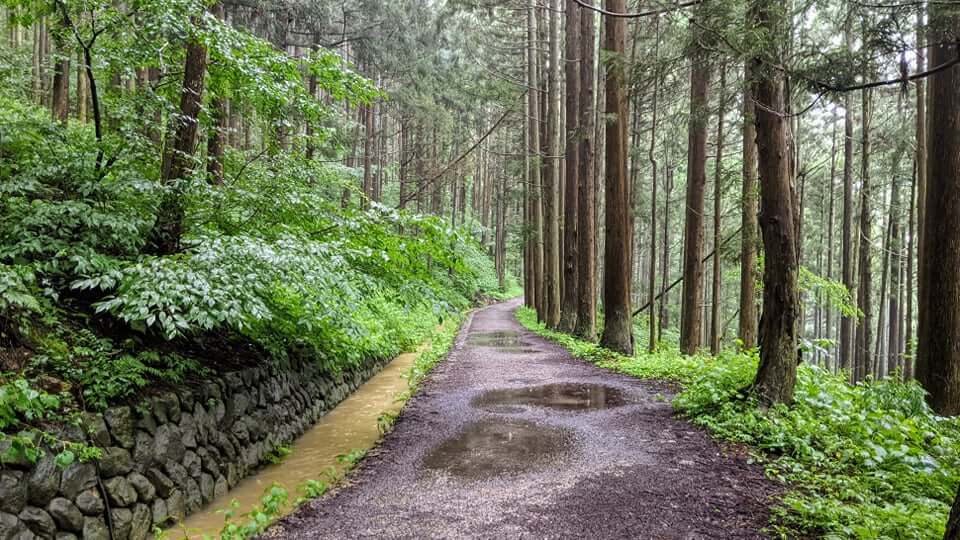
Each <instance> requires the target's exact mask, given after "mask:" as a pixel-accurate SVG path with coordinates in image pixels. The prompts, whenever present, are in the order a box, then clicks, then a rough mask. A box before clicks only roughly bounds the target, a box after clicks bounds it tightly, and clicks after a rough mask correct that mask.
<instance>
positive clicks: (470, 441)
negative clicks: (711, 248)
mask: <svg viewBox="0 0 960 540" xmlns="http://www.w3.org/2000/svg"><path fill="white" fill-rule="evenodd" d="M518 305H519V301H512V302H507V303H503V304H498V305H494V306H491V307H488V308H486V309H483V310H481V311H478V312H477V313H475V314H474V315H473V317H472V318H471V319H470V320H468V321H467V322H466V323H465V324H464V327H463V329H462V330H461V332H460V335H459V336H458V337H457V341H456V343H455V345H454V348H453V350H452V351H451V353H450V356H449V357H448V358H447V360H446V361H444V362H443V363H442V364H440V365H439V366H438V367H437V368H436V370H434V371H433V373H432V374H431V375H430V377H429V378H428V380H427V381H426V382H424V383H423V385H422V386H421V388H420V391H419V392H418V394H417V395H416V396H414V397H413V399H411V400H410V402H409V403H408V404H407V407H406V408H405V409H404V412H403V414H402V416H401V418H400V420H399V421H398V422H397V424H396V426H395V428H394V430H393V431H392V432H391V433H389V434H388V435H387V436H386V438H385V439H384V440H383V442H382V444H381V445H380V446H379V447H378V449H377V450H376V451H374V452H371V454H370V455H369V456H368V457H367V459H365V460H364V461H363V464H362V465H361V467H360V469H359V470H358V471H356V472H355V473H354V474H353V475H352V476H351V478H350V481H349V483H348V484H346V485H344V486H343V487H341V488H340V489H338V490H336V491H334V492H332V493H330V494H329V495H327V496H325V497H323V498H321V499H318V500H315V501H313V502H310V503H307V504H305V505H304V506H303V507H301V508H300V509H299V510H298V511H297V512H296V513H294V514H292V515H290V516H288V517H287V518H285V519H283V520H281V521H280V522H279V523H278V524H277V525H275V526H274V527H272V528H271V529H270V530H268V531H267V533H265V535H264V536H265V537H269V538H319V537H323V538H650V539H654V538H655V539H673V538H676V539H699V538H764V537H766V535H765V534H764V533H763V528H764V527H765V526H766V524H767V523H768V520H769V507H770V505H772V504H773V503H774V502H775V499H776V497H777V495H778V494H779V493H780V492H781V488H780V486H778V485H777V484H776V483H774V482H772V481H770V480H767V479H765V478H764V475H763V470H762V468H761V467H760V466H757V465H752V464H749V463H748V462H747V459H746V455H745V452H743V451H740V450H739V449H738V448H737V447H730V446H721V445H720V444H718V443H717V442H715V441H713V440H712V439H711V438H710V437H709V436H708V435H707V433H706V432H704V431H703V430H701V429H700V428H697V427H694V426H692V425H691V424H689V423H687V422H685V421H683V420H681V419H678V418H676V417H675V416H674V414H673V409H672V407H671V406H670V403H669V400H670V396H671V390H670V387H669V386H668V385H666V384H663V383H656V382H650V381H641V380H638V379H635V378H632V377H628V376H624V375H619V374H615V373H611V372H609V371H605V370H603V369H600V368H598V367H595V366H592V365H589V364H587V363H585V362H582V361H580V360H577V359H575V358H573V357H572V356H571V355H570V354H569V353H568V352H567V351H566V350H564V349H563V348H561V347H560V346H559V345H556V344H554V343H551V342H549V341H546V340H545V339H543V338H540V337H539V336H536V335H535V334H533V333H531V332H528V331H527V330H525V329H524V328H523V327H522V326H521V325H520V324H519V323H518V322H517V321H516V320H515V319H514V317H513V312H514V310H515V309H516V308H517V307H518ZM318 472H319V471H318Z"/></svg>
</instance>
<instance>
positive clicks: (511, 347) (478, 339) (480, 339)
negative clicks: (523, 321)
mask: <svg viewBox="0 0 960 540" xmlns="http://www.w3.org/2000/svg"><path fill="white" fill-rule="evenodd" d="M520 336H521V334H520V332H514V331H510V330H503V331H499V332H476V333H472V334H470V335H469V336H467V344H468V345H473V346H475V347H489V348H492V349H496V350H497V351H499V352H502V353H507V354H535V353H537V352H539V351H537V350H536V349H534V348H532V347H531V346H530V345H529V344H527V343H525V342H524V341H523V339H521V337H520Z"/></svg>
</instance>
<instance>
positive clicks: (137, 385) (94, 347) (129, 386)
mask: <svg viewBox="0 0 960 540" xmlns="http://www.w3.org/2000/svg"><path fill="white" fill-rule="evenodd" d="M41 350H42V352H41V353H40V354H37V355H35V356H34V357H33V358H32V359H31V363H30V367H29V370H28V371H29V372H31V373H35V374H37V375H38V376H39V375H44V376H56V377H60V378H61V379H62V380H63V381H65V382H67V383H68V384H70V385H72V386H74V387H75V388H76V390H77V391H76V392H75V394H76V395H78V396H79V398H80V400H81V403H80V405H81V408H83V409H93V410H103V409H106V408H107V406H108V405H109V404H110V403H114V402H117V401H120V400H123V399H126V398H129V397H131V396H134V395H136V394H137V393H138V392H139V391H140V390H141V389H142V388H144V387H146V386H148V385H149V384H151V383H156V382H163V383H168V384H179V383H182V382H183V381H184V379H185V378H186V377H187V376H190V375H203V374H204V373H206V371H207V370H206V369H205V368H203V366H201V365H200V363H199V362H197V361H196V360H192V359H188V358H184V357H182V356H180V355H177V354H160V353H157V352H155V351H143V352H140V353H137V354H131V353H130V352H128V351H124V350H122V349H117V348H116V347H115V346H114V343H113V341H111V340H110V339H107V338H103V337H98V336H97V335H96V334H94V333H93V332H91V331H90V330H87V329H81V330H77V331H70V332H68V331H59V332H55V333H53V334H50V335H48V336H46V337H45V338H44V339H43V341H42V343H41Z"/></svg>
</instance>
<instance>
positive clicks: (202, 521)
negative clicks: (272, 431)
mask: <svg viewBox="0 0 960 540" xmlns="http://www.w3.org/2000/svg"><path fill="white" fill-rule="evenodd" d="M416 357H417V354H416V353H409V354H404V355H401V356H398V357H397V358H396V359H395V360H394V361H393V362H391V363H390V364H388V365H387V366H386V367H385V368H383V370H382V371H380V373H378V374H376V375H374V376H373V378H371V379H370V380H369V381H367V382H366V383H365V384H364V385H362V386H361V387H360V388H358V389H357V391H356V392H354V393H353V394H351V395H350V396H349V397H347V399H345V400H344V401H343V402H341V403H340V404H339V405H337V407H336V408H335V409H333V410H332V411H330V412H329V413H328V414H327V415H326V416H324V417H323V418H321V419H320V421H319V422H317V424H316V425H315V426H314V427H313V428H312V429H310V430H309V431H307V432H306V433H305V434H304V435H303V436H302V437H300V438H299V439H297V441H296V442H295V443H294V444H293V446H292V450H293V452H292V453H291V454H290V455H289V456H287V457H286V458H285V459H284V460H283V461H282V462H280V463H278V464H276V465H270V466H268V467H266V468H264V469H263V470H261V471H259V472H258V473H257V474H255V475H253V476H250V477H247V478H246V479H244V480H242V481H241V482H240V484H238V485H237V486H236V487H235V488H234V489H232V490H230V492H229V493H227V494H226V496H224V497H222V498H220V499H217V500H214V501H213V502H212V503H210V504H209V505H207V507H205V508H204V509H202V510H201V511H199V512H197V513H195V514H193V515H191V516H189V517H188V518H187V519H186V521H185V522H184V523H183V526H184V528H185V531H186V533H187V536H186V537H188V538H202V537H203V535H204V534H207V535H211V536H215V537H216V536H217V534H218V533H219V531H220V529H221V528H222V527H223V524H224V516H223V513H222V511H223V510H226V509H228V508H229V507H230V504H231V501H233V500H236V501H238V502H239V503H240V507H239V511H240V513H243V512H247V511H248V510H249V509H250V508H251V507H252V506H254V505H256V504H259V502H260V499H261V498H262V497H263V494H264V491H265V490H266V489H267V488H269V487H270V486H271V485H273V484H278V485H280V486H282V487H284V488H285V489H286V490H287V491H288V492H289V493H290V500H291V501H292V500H293V499H295V498H296V497H297V496H299V495H300V493H298V492H297V488H298V486H300V485H301V484H303V483H304V482H305V481H306V480H310V479H323V478H324V477H325V476H326V473H327V471H329V470H330V468H331V467H334V468H337V469H338V470H339V469H340V468H341V467H342V465H341V464H340V463H339V462H338V460H337V456H340V455H343V454H348V453H350V452H352V451H353V450H357V449H362V450H366V449H369V448H371V447H372V446H373V445H374V444H375V443H376V442H377V440H378V439H379V438H380V434H379V431H378V428H377V418H378V417H379V416H380V414H381V413H383V412H387V411H391V412H397V411H399V410H400V408H401V406H402V405H401V404H400V403H399V402H397V400H396V398H397V395H398V394H400V393H401V392H403V391H404V390H406V389H407V378H406V377H404V374H405V373H406V372H407V371H408V370H409V369H410V367H411V366H412V365H413V363H414V361H415V360H416ZM288 510H290V509H288ZM171 532H173V531H171ZM171 536H173V537H177V536H179V535H178V534H172V535H171Z"/></svg>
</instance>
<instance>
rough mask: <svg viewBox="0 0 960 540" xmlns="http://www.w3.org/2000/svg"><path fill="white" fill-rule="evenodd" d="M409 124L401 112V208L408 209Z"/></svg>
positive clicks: (475, 198) (474, 199) (475, 180)
mask: <svg viewBox="0 0 960 540" xmlns="http://www.w3.org/2000/svg"><path fill="white" fill-rule="evenodd" d="M407 130H408V125H407V123H406V121H405V120H404V119H403V112H402V111H401V113H400V158H399V161H400V173H399V174H400V209H401V210H406V209H407V196H408V195H407V188H408V186H407V170H408V169H407V155H408V152H409V150H408V149H407V143H408V140H409V139H410V137H409V135H408V133H407ZM473 181H474V185H476V182H477V181H478V177H475V178H474V180H473ZM473 202H474V205H476V202H477V197H476V195H474V198H473Z"/></svg>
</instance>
